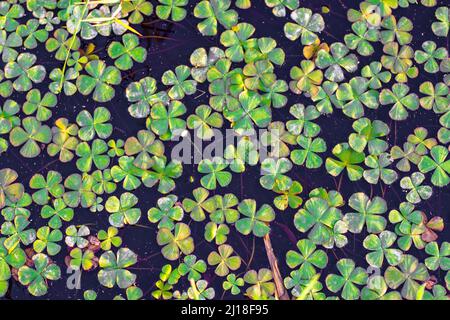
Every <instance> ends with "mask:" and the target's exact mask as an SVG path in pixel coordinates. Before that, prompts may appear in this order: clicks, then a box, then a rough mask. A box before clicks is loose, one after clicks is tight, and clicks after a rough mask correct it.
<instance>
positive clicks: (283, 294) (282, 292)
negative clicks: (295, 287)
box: [264, 234, 290, 300]
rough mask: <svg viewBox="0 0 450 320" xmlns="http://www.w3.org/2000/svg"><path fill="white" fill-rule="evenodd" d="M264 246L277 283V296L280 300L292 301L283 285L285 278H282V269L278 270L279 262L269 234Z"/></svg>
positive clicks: (265, 237)
mask: <svg viewBox="0 0 450 320" xmlns="http://www.w3.org/2000/svg"><path fill="white" fill-rule="evenodd" d="M264 246H265V247H266V252H267V258H268V259H269V263H270V268H271V269H272V274H273V280H274V281H275V288H276V295H277V297H278V299H280V300H290V298H289V294H288V293H287V291H286V288H285V287H284V284H283V278H282V277H281V273H280V269H279V268H278V261H277V258H276V257H275V254H274V252H273V248H272V242H271V241H270V236H269V234H266V235H265V236H264Z"/></svg>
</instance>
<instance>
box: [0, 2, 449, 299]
mask: <svg viewBox="0 0 450 320" xmlns="http://www.w3.org/2000/svg"><path fill="white" fill-rule="evenodd" d="M190 2H191V4H190V5H189V9H188V17H187V18H186V19H185V20H183V21H182V22H180V23H171V22H163V21H159V20H156V19H157V18H156V17H154V16H152V17H147V18H146V20H145V22H144V23H143V24H142V25H141V26H140V27H139V28H138V29H139V30H140V31H141V32H142V33H143V34H144V35H146V36H154V35H158V36H164V37H168V38H169V39H166V40H157V39H153V38H148V39H142V40H141V45H142V46H144V47H146V48H147V50H148V56H147V61H146V62H145V63H144V64H136V63H135V64H134V68H133V70H132V71H131V72H122V75H123V81H122V83H121V84H120V86H118V87H116V97H115V99H114V100H113V101H111V102H109V103H104V104H100V103H97V102H94V101H92V99H91V98H89V97H84V96H81V95H80V94H78V93H77V94H76V95H75V96H72V97H67V96H65V95H63V94H61V95H60V96H59V97H58V107H57V108H55V109H53V110H52V111H53V116H52V119H51V121H53V120H55V119H57V118H59V117H66V118H68V119H69V121H70V122H75V117H76V115H77V114H78V112H80V111H81V110H82V109H83V108H84V106H86V108H87V109H88V110H90V111H92V110H93V109H94V107H97V106H105V107H107V108H108V109H109V110H110V111H111V114H112V119H111V123H112V124H113V126H114V131H113V135H112V137H111V138H112V139H119V138H120V139H123V140H125V139H126V138H127V137H129V136H133V135H135V134H136V133H137V131H139V130H141V129H144V128H145V123H144V121H141V120H138V119H134V118H132V117H131V116H130V115H129V114H128V111H127V108H128V105H129V103H128V101H127V99H126V97H125V95H124V90H125V88H126V87H127V86H128V84H129V83H130V82H132V81H137V80H139V79H141V78H142V77H144V76H147V75H150V76H152V77H154V78H155V79H160V77H161V75H162V74H163V72H164V71H166V70H168V69H174V68H175V67H176V66H178V65H181V64H186V65H188V64H189V57H190V55H191V53H192V51H193V50H195V49H196V48H199V47H205V48H209V47H211V46H220V42H219V37H218V36H216V37H203V36H201V35H200V34H199V32H198V31H197V28H196V24H197V23H198V20H197V19H196V18H195V17H193V16H192V14H190V13H191V12H192V11H193V8H194V6H195V4H194V2H196V1H192V0H191V1H190ZM252 2H253V6H252V8H251V9H250V10H238V12H239V17H240V22H249V23H252V24H253V25H254V26H255V27H256V33H255V35H254V36H256V37H263V36H264V37H273V38H274V39H276V41H277V42H278V46H279V47H281V48H282V49H283V50H284V51H285V53H286V62H285V64H284V65H283V66H281V67H277V68H276V69H275V72H276V74H277V76H278V78H280V79H284V80H286V81H288V80H289V70H290V69H291V67H292V66H294V65H299V63H300V61H301V60H302V58H303V56H302V53H301V52H302V46H301V45H300V42H299V41H296V42H291V41H289V40H288V39H286V38H285V36H284V32H283V26H284V24H285V22H286V21H287V19H285V18H277V17H275V16H273V15H272V12H271V9H269V8H268V7H266V6H265V5H264V4H263V1H262V0H253V1H252ZM359 2H360V1H352V0H340V1H332V0H328V1H325V0H308V1H306V0H302V1H301V6H302V7H308V8H311V9H312V10H313V11H314V12H320V10H321V7H322V6H323V5H327V6H328V7H329V8H330V9H331V12H330V13H328V14H323V17H324V19H325V22H326V28H325V32H323V33H322V34H321V35H320V38H321V40H322V42H327V43H328V44H331V43H333V42H335V41H342V42H343V37H344V35H345V34H347V33H349V32H350V23H349V22H348V21H347V19H346V12H347V10H348V8H356V7H357V6H358V4H359ZM439 2H440V5H444V4H447V5H448V4H449V2H448V1H444V0H441V1H439ZM436 8H437V7H434V8H425V7H423V6H419V5H412V6H411V7H410V8H408V9H398V10H396V11H395V12H394V15H395V16H396V17H397V20H398V19H399V18H400V17H401V16H406V17H408V18H409V19H411V20H412V22H413V23H414V30H413V32H412V34H413V37H414V39H413V42H412V44H411V46H412V47H413V48H414V49H418V48H420V47H421V44H422V43H423V42H424V41H425V40H433V41H435V42H436V43H437V44H438V47H441V46H447V47H448V45H447V43H446V42H445V39H443V38H438V37H436V36H434V35H433V33H432V31H431V23H432V22H433V21H435V18H434V12H435V10H436ZM219 31H220V29H219ZM113 40H117V38H114V37H109V38H108V39H107V38H104V37H97V38H96V39H95V40H94V43H95V44H96V47H97V50H98V54H99V55H100V58H101V59H104V60H106V61H107V62H108V64H109V65H112V62H111V59H109V57H108V56H107V53H106V50H105V48H106V47H107V45H108V44H109V43H110V42H111V41H113ZM85 44H87V42H85V43H83V46H84V45H85ZM375 49H376V53H375V54H374V55H372V56H371V57H370V58H364V57H361V56H358V58H359V60H360V66H364V65H366V64H368V63H369V62H370V61H373V60H378V61H379V58H380V57H381V55H382V47H381V45H380V44H379V43H377V44H376V45H375ZM37 52H38V53H36V50H34V52H33V53H36V54H37V56H38V64H42V65H44V66H45V67H46V69H47V72H50V71H51V69H52V68H54V67H55V66H58V65H60V62H58V61H57V60H55V59H54V58H53V57H52V56H50V55H51V54H49V53H47V52H46V51H45V49H44V48H43V47H40V48H39V49H38V50H37ZM2 67H3V66H2ZM357 74H358V72H357V73H355V74H353V75H351V76H355V75H357ZM441 76H442V75H441V74H438V75H436V76H434V75H430V74H428V73H424V72H423V70H421V74H420V75H419V77H418V78H417V79H414V80H410V81H409V83H408V84H409V86H410V88H411V91H412V92H418V87H419V85H420V84H421V83H422V82H424V81H427V80H429V81H432V82H433V83H437V82H439V81H442V79H441V78H440V77H441ZM347 77H348V75H347ZM47 80H48V79H47ZM47 85H48V83H47V82H44V84H41V85H40V86H38V88H40V89H41V92H42V91H43V90H45V88H46V86H47ZM389 87H390V85H389ZM161 88H162V84H160V86H159V89H161ZM196 96H197V94H195V95H194V96H191V97H189V98H188V99H187V100H186V99H185V100H184V102H185V104H186V107H187V109H188V112H187V114H186V117H187V115H188V114H190V113H193V112H194V110H195V108H196V107H197V106H198V105H200V104H202V103H204V102H206V101H207V100H208V93H207V92H206V93H205V94H204V95H203V96H201V97H196ZM288 97H289V102H288V105H287V107H284V108H282V109H273V115H274V119H273V120H281V121H287V119H288V118H289V114H288V111H289V106H290V105H292V104H294V103H304V104H305V105H308V104H310V103H311V101H309V100H308V99H307V98H305V97H300V96H296V95H294V94H291V93H288ZM12 98H13V99H14V100H16V101H17V102H19V103H23V102H24V101H25V95H24V94H23V95H20V94H17V93H15V94H14V95H13V96H12ZM365 111H366V116H367V117H368V118H370V119H372V120H374V119H379V120H383V121H385V122H386V123H387V124H388V125H390V128H391V134H390V135H389V137H388V142H389V144H390V145H395V144H397V145H403V142H405V141H406V138H407V136H408V135H409V134H410V133H412V132H413V130H414V129H415V128H416V127H418V126H423V127H426V128H427V129H428V130H429V135H430V136H434V137H436V132H437V130H438V129H439V122H438V117H437V116H436V115H435V114H433V113H432V112H430V111H425V110H423V109H419V110H418V111H416V112H413V113H410V117H409V118H408V120H406V121H403V122H397V123H394V122H393V121H392V120H390V118H389V116H388V111H389V108H388V107H382V106H380V108H379V109H377V110H368V109H365ZM352 122H353V121H352V120H351V119H349V118H347V117H345V116H344V115H343V114H342V112H340V111H339V110H337V111H335V112H334V113H333V114H332V115H330V116H328V117H320V118H319V120H318V124H319V125H320V126H321V128H322V131H321V133H320V137H322V138H323V139H324V140H325V141H326V143H327V148H328V151H327V153H326V154H324V156H323V157H322V158H323V159H324V160H325V158H326V157H327V156H329V155H330V154H331V149H332V147H333V146H334V145H335V144H337V143H340V142H345V141H347V137H348V135H349V134H350V133H351V132H352V131H353V130H352V127H351V126H352ZM165 144H166V154H167V152H168V150H169V148H170V147H169V146H170V143H165ZM113 164H115V163H113ZM7 167H9V168H12V169H14V170H16V171H17V172H18V173H19V176H20V178H19V180H20V181H21V182H22V183H23V184H24V185H27V184H28V181H29V179H30V178H31V176H32V175H33V174H35V173H42V174H45V173H46V172H47V171H48V170H56V171H59V172H61V173H62V174H63V177H67V176H68V175H70V174H72V173H76V172H78V170H77V169H76V167H75V161H72V162H71V163H67V164H62V163H60V162H58V161H55V159H54V158H50V157H49V156H48V155H47V154H46V152H43V153H41V155H40V156H39V157H37V158H35V159H31V160H28V159H25V158H23V157H22V156H21V155H20V154H19V149H18V148H13V147H11V148H10V149H9V150H8V151H7V153H5V154H3V155H2V156H1V157H0V168H7ZM196 169H197V168H196V165H184V166H183V175H182V177H180V178H179V179H177V180H176V189H175V190H174V191H173V192H172V194H175V195H177V196H178V198H179V199H183V198H185V197H191V192H192V190H193V189H194V188H196V187H199V186H200V178H201V176H199V174H198V173H197V170H196ZM289 175H290V176H291V177H292V178H293V179H295V180H298V181H300V182H301V184H302V185H303V187H304V191H303V193H302V197H303V199H304V201H305V200H306V199H307V194H308V193H309V191H311V190H312V189H314V188H316V187H325V188H327V189H336V188H337V185H338V181H337V179H334V178H333V177H332V176H330V175H329V174H327V172H326V170H325V168H324V166H322V167H321V168H320V169H315V170H307V169H306V168H304V167H299V166H295V167H294V169H293V170H292V171H291V172H290V174H289ZM191 176H193V177H194V182H193V183H191V182H190V179H189V178H190V177H191ZM429 176H430V175H428V176H427V181H428V182H429ZM259 178H260V175H259V170H258V169H256V168H251V169H249V170H247V171H246V172H245V173H243V174H242V175H236V174H234V175H233V180H232V183H231V185H230V186H229V187H227V188H219V189H217V190H215V192H218V193H227V192H233V193H235V194H236V195H237V196H238V197H239V198H240V199H244V198H254V199H256V200H257V201H258V206H260V205H261V204H263V203H269V204H272V200H273V198H274V193H273V192H270V191H266V190H264V189H263V188H262V187H260V185H259V182H258V180H259ZM338 178H339V177H338ZM399 180H400V179H398V180H397V181H396V182H395V183H394V184H393V185H392V186H386V187H384V186H383V189H382V188H381V187H380V185H374V186H371V185H369V184H368V183H366V182H365V181H364V180H360V181H359V182H353V183H351V182H350V181H348V179H347V178H346V177H344V179H343V182H342V185H341V188H340V192H341V193H342V195H343V196H344V199H345V200H348V198H349V197H350V196H351V195H352V194H353V193H355V192H359V191H363V192H365V193H366V194H368V195H373V196H376V195H378V196H383V197H384V198H385V199H386V201H387V203H388V208H389V210H391V209H394V208H397V207H398V205H399V204H400V202H402V201H405V195H406V194H405V193H404V192H403V191H402V189H401V188H400V186H399ZM28 191H29V190H28ZM433 191H434V194H433V196H432V197H431V198H430V199H429V200H428V201H425V202H422V203H421V204H420V205H419V206H418V208H419V209H421V210H424V211H425V212H426V213H427V216H428V217H432V216H435V215H439V216H442V217H443V218H444V219H445V222H446V223H448V202H449V199H450V196H449V188H448V187H446V188H436V187H435V188H433ZM122 192H123V190H122V189H121V188H120V187H119V188H118V191H117V192H116V193H115V194H120V193H122ZM133 193H135V194H136V196H137V197H138V198H139V204H138V206H139V207H140V208H141V210H142V217H141V220H140V222H139V223H140V224H141V225H142V226H126V227H125V228H123V229H121V230H120V236H122V239H123V243H124V246H127V247H129V248H130V249H131V250H133V251H134V252H136V253H137V254H138V256H139V262H138V263H137V264H136V265H134V266H133V267H132V268H130V271H132V272H134V273H136V274H137V276H138V278H137V285H138V286H139V287H140V288H141V289H142V290H143V291H144V294H145V297H147V298H148V297H149V296H150V293H151V291H152V289H153V285H154V283H155V282H156V281H157V280H158V277H159V273H160V269H161V267H162V266H163V265H164V264H166V263H167V262H168V261H167V260H165V259H164V258H163V257H162V255H161V254H160V249H161V248H160V247H159V246H158V245H157V243H156V233H157V228H156V225H153V224H151V223H149V222H148V220H147V217H146V215H147V210H148V209H149V208H151V207H153V206H156V201H157V199H158V198H160V197H161V196H162V195H161V194H159V193H157V192H156V190H154V189H147V188H143V187H141V188H139V189H138V190H136V191H134V192H133ZM105 201H106V197H104V202H105ZM347 210H349V209H348V208H347V207H344V209H343V213H345V212H348V211H347ZM31 211H32V226H33V227H34V228H36V229H37V228H38V227H39V226H42V225H43V224H44V223H45V222H44V221H43V220H41V218H40V215H39V209H38V208H37V207H33V208H32V210H31ZM294 214H295V210H292V209H288V210H286V211H285V212H280V211H277V217H276V221H275V222H274V223H272V225H271V227H272V232H271V239H272V244H273V246H274V251H275V253H276V255H277V257H278V259H279V264H280V269H281V273H282V276H283V277H286V276H287V275H288V274H289V272H290V271H291V270H290V269H289V268H288V267H287V266H286V265H285V262H284V260H285V254H286V252H287V251H288V250H291V249H294V250H295V248H296V246H295V243H293V242H292V241H291V239H290V237H289V234H290V232H291V233H292V234H294V235H295V237H296V238H297V239H300V238H302V237H304V236H305V234H301V233H299V232H298V231H297V230H296V229H295V227H294V225H293V216H294ZM185 220H186V219H185ZM71 224H76V225H77V224H86V225H88V226H89V228H90V229H91V233H95V232H96V231H98V230H100V229H107V227H108V226H109V224H108V213H107V212H106V211H103V212H101V213H91V212H90V211H89V210H87V209H76V210H75V217H74V220H73V221H72V222H71ZM67 225H68V224H65V225H64V227H63V228H65V227H67ZM204 225H205V222H202V223H195V222H193V223H190V227H191V230H192V233H193V236H194V239H195V244H196V249H195V251H194V254H196V255H197V257H199V258H202V259H203V260H205V261H206V258H207V255H208V254H209V252H211V251H212V250H216V246H215V244H210V243H208V242H206V241H205V240H204V239H203V232H204ZM387 228H388V229H392V225H389V224H388V227H387ZM288 230H290V232H288ZM62 231H63V229H62ZM347 236H348V238H349V244H348V245H347V246H346V247H345V248H343V249H333V250H326V251H327V255H328V257H329V263H328V267H327V269H326V270H324V272H323V274H328V273H332V272H336V268H335V263H336V261H337V260H338V259H341V258H344V257H347V258H351V259H353V260H355V261H356V263H357V265H358V266H361V267H364V268H365V267H366V266H367V263H366V261H365V258H364V256H365V253H366V252H365V250H364V249H363V248H362V241H363V239H364V238H365V236H366V234H365V233H361V234H358V235H353V234H351V233H348V234H347ZM439 239H440V240H439V241H444V240H447V241H448V240H449V239H450V236H449V232H448V231H447V229H446V230H445V231H444V232H442V233H440V238H439ZM229 243H230V244H231V245H232V246H233V248H234V249H235V251H236V252H237V253H238V254H239V255H240V256H241V257H242V259H243V260H244V261H245V262H247V261H248V260H250V257H251V256H252V252H253V253H254V257H253V260H252V262H251V265H250V266H248V267H249V268H251V269H259V268H262V267H268V266H269V264H268V260H267V256H266V252H265V250H264V244H263V242H262V239H254V238H253V237H251V236H241V235H240V234H239V233H237V232H236V231H235V230H234V229H231V233H230V237H229ZM64 248H65V245H63V251H62V252H61V253H60V254H59V255H58V256H57V257H56V261H57V263H58V265H59V266H60V267H61V270H62V272H63V274H64V273H65V266H64V256H66V255H67V252H65V251H64V250H65V249H64ZM412 254H414V255H415V256H417V257H418V258H419V259H420V260H421V261H423V259H424V258H425V257H426V254H425V252H424V251H418V252H416V251H412ZM173 265H176V264H173ZM243 269H245V266H243V267H241V270H243ZM97 272H98V269H97V270H95V271H93V272H88V273H86V272H85V273H83V275H82V280H81V287H82V289H81V290H69V289H67V287H66V281H65V278H66V277H67V276H66V275H63V278H62V279H61V280H59V281H54V282H51V284H50V288H49V291H48V294H47V295H46V296H45V298H49V299H80V298H82V293H83V291H84V290H87V289H93V290H95V291H96V292H97V293H98V297H99V299H107V298H112V297H114V296H115V295H116V294H118V293H123V292H121V290H117V289H112V290H111V289H106V288H104V287H102V286H101V285H100V284H99V283H98V280H97ZM434 274H435V275H436V276H437V277H439V278H441V279H442V277H443V274H439V272H436V273H434ZM204 278H205V279H206V280H208V281H209V282H210V284H211V285H213V286H214V287H215V289H216V298H220V297H221V296H222V292H223V290H222V288H221V285H222V279H219V278H217V279H216V276H215V274H214V268H208V271H207V273H206V274H205V276H204ZM324 278H325V277H324V276H323V277H321V279H322V281H323V279H324ZM186 285H187V283H186V284H185V285H184V286H185V288H186ZM178 287H180V285H177V289H178ZM182 287H183V285H182V286H181V287H180V289H181V288H182ZM324 291H326V289H325V288H324ZM30 297H31V296H30V295H29V294H28V292H27V290H26V288H25V287H23V286H21V285H19V284H17V283H14V284H13V285H12V288H11V290H10V294H9V297H8V298H11V299H27V298H30ZM224 297H225V298H231V296H228V295H225V296H224Z"/></svg>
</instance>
